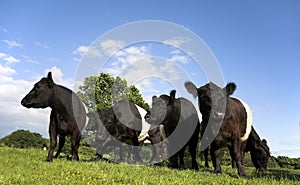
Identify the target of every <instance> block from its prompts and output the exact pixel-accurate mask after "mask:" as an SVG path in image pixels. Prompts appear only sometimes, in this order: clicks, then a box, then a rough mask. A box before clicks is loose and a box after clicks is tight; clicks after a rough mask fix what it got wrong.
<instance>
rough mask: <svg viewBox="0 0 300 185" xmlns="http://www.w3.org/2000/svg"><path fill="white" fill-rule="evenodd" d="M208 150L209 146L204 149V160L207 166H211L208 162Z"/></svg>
mask: <svg viewBox="0 0 300 185" xmlns="http://www.w3.org/2000/svg"><path fill="white" fill-rule="evenodd" d="M208 152H209V148H208V147H207V148H206V149H205V150H204V151H203V154H204V161H205V167H206V168H209V164H208Z"/></svg>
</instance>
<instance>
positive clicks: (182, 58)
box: [169, 54, 189, 64]
mask: <svg viewBox="0 0 300 185" xmlns="http://www.w3.org/2000/svg"><path fill="white" fill-rule="evenodd" d="M169 61H170V62H178V63H181V64H188V63H189V62H188V59H187V57H186V56H184V55H178V54H176V55H173V56H172V57H171V58H170V59H169Z"/></svg>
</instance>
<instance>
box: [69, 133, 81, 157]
mask: <svg viewBox="0 0 300 185" xmlns="http://www.w3.org/2000/svg"><path fill="white" fill-rule="evenodd" d="M80 139H81V134H80V131H78V132H74V133H73V134H72V136H71V149H72V151H71V154H72V157H73V159H75V160H76V161H79V156H78V148H79V145H80Z"/></svg>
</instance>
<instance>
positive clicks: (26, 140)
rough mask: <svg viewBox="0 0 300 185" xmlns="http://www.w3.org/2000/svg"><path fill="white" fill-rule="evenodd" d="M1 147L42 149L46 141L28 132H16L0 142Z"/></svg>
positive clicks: (40, 136)
mask: <svg viewBox="0 0 300 185" xmlns="http://www.w3.org/2000/svg"><path fill="white" fill-rule="evenodd" d="M0 143H1V145H5V146H9V147H14V148H43V147H46V146H47V141H46V139H44V138H43V137H42V135H41V134H39V133H36V132H30V131H29V130H17V131H15V132H13V133H11V134H10V135H7V136H5V137H4V138H2V139H1V140H0Z"/></svg>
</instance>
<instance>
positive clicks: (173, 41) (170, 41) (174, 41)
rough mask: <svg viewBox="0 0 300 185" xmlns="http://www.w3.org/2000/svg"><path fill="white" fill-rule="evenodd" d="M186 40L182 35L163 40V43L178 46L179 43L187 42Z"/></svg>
mask: <svg viewBox="0 0 300 185" xmlns="http://www.w3.org/2000/svg"><path fill="white" fill-rule="evenodd" d="M187 42H188V40H187V39H186V38H182V37H176V38H172V39H168V40H165V41H163V43H164V44H166V45H171V46H173V47H178V48H179V47H180V45H182V44H184V43H187Z"/></svg>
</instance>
